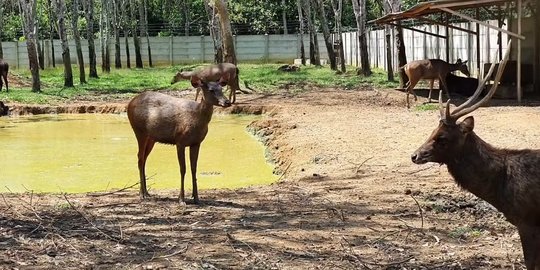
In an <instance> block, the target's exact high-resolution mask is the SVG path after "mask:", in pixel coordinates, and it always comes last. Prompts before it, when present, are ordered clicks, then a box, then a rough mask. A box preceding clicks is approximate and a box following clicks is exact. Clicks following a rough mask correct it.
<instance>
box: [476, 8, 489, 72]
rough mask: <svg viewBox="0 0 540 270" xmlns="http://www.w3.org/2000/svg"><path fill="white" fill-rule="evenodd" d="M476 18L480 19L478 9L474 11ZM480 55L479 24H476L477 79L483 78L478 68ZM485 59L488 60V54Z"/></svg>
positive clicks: (480, 64)
mask: <svg viewBox="0 0 540 270" xmlns="http://www.w3.org/2000/svg"><path fill="white" fill-rule="evenodd" d="M476 18H480V11H479V10H478V8H477V9H476ZM487 34H489V28H488V29H487ZM487 34H486V35H487ZM480 55H481V53H480V24H478V23H476V70H477V71H478V78H481V77H483V76H480V67H481V66H482V63H481V62H480V61H481V60H480ZM486 59H489V54H488V58H486ZM482 75H483V74H482Z"/></svg>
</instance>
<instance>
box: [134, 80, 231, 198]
mask: <svg viewBox="0 0 540 270" xmlns="http://www.w3.org/2000/svg"><path fill="white" fill-rule="evenodd" d="M229 79H230V78H229V75H228V74H223V76H222V77H221V78H219V81H217V82H216V81H213V80H212V81H205V80H201V78H199V77H197V76H191V85H193V87H198V88H200V89H201V90H202V92H203V99H202V101H201V102H200V103H199V102H196V101H192V100H186V99H179V98H174V97H171V96H168V95H165V94H161V93H157V92H144V93H142V94H140V95H138V96H136V97H134V98H133V99H132V100H131V101H130V102H129V104H128V107H127V115H128V119H129V123H130V124H131V127H132V128H133V132H134V133H135V137H136V138H137V143H138V145H139V152H138V154H137V157H138V166H139V177H140V196H141V198H142V199H144V198H146V197H148V196H149V194H148V190H147V188H146V175H145V165H146V159H147V158H148V155H149V154H150V152H151V151H152V148H153V147H154V144H155V143H156V142H160V143H165V144H173V145H176V151H177V156H178V163H179V165H180V179H181V187H180V200H181V201H182V202H185V197H184V176H185V173H186V159H185V148H186V147H189V158H190V164H191V177H192V183H193V201H194V203H195V204H198V203H199V196H198V191H197V177H196V174H197V160H198V158H199V149H200V146H201V143H202V142H203V140H204V138H205V137H206V133H207V132H208V123H209V122H210V120H211V119H212V113H213V110H214V106H215V105H219V106H222V107H228V106H230V105H231V103H230V101H229V100H228V99H227V98H226V97H225V96H224V95H223V92H222V87H223V86H225V85H226V84H227V82H228V80H229Z"/></svg>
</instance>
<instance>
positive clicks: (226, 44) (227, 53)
mask: <svg viewBox="0 0 540 270" xmlns="http://www.w3.org/2000/svg"><path fill="white" fill-rule="evenodd" d="M215 7H216V10H217V13H218V15H219V22H220V26H221V38H222V40H223V58H224V59H225V62H227V63H232V64H235V65H236V52H235V49H234V39H233V35H232V30H231V21H230V19H229V11H228V10H227V3H225V0H216V1H215Z"/></svg>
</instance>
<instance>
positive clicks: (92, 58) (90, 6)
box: [84, 0, 99, 78]
mask: <svg viewBox="0 0 540 270" xmlns="http://www.w3.org/2000/svg"><path fill="white" fill-rule="evenodd" d="M84 1H86V2H85V13H84V15H85V17H86V38H87V39H88V60H89V62H90V63H89V68H90V70H89V74H88V77H90V78H99V76H98V74H97V67H96V66H97V61H96V45H95V43H94V39H95V38H94V0H84Z"/></svg>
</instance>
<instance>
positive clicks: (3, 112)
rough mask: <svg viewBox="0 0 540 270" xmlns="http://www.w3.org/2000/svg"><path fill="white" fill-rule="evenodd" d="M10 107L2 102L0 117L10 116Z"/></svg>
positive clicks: (0, 102)
mask: <svg viewBox="0 0 540 270" xmlns="http://www.w3.org/2000/svg"><path fill="white" fill-rule="evenodd" d="M8 113H9V107H8V106H6V105H4V102H2V101H0V116H4V115H8Z"/></svg>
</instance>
